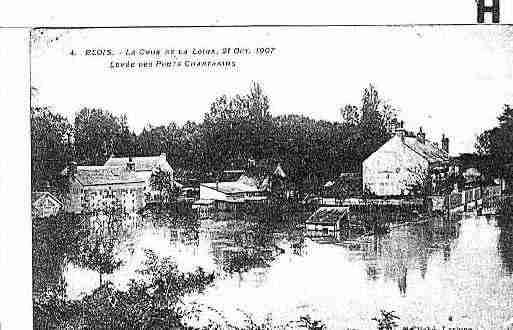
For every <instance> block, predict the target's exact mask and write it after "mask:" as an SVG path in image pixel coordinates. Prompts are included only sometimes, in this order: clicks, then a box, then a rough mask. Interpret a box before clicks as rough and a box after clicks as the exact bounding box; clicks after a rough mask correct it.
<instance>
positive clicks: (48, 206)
mask: <svg viewBox="0 0 513 330" xmlns="http://www.w3.org/2000/svg"><path fill="white" fill-rule="evenodd" d="M62 207H63V204H62V202H61V201H60V200H59V199H58V198H57V197H55V195H52V194H51V193H49V192H33V193H32V216H33V217H36V218H46V217H49V216H53V215H56V214H57V213H59V211H60V210H61V209H62Z"/></svg>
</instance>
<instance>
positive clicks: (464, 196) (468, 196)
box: [445, 187, 483, 210]
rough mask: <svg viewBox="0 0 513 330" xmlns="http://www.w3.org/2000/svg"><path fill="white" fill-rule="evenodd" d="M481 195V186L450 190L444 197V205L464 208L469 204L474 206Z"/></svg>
mask: <svg viewBox="0 0 513 330" xmlns="http://www.w3.org/2000/svg"><path fill="white" fill-rule="evenodd" d="M482 197H483V193H482V188H481V187H474V188H468V189H465V190H463V191H458V192H452V193H451V194H449V195H448V196H447V198H446V201H445V203H446V204H445V205H446V206H447V207H448V208H449V209H456V208H458V207H463V209H464V210H466V208H467V206H468V205H469V204H470V205H472V206H473V207H476V206H477V204H478V203H479V202H480V200H481V198H482Z"/></svg>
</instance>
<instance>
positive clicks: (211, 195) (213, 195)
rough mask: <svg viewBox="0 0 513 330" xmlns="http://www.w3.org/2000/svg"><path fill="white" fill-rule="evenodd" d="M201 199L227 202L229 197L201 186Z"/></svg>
mask: <svg viewBox="0 0 513 330" xmlns="http://www.w3.org/2000/svg"><path fill="white" fill-rule="evenodd" d="M200 199H206V200H217V201H226V200H227V197H226V195H225V194H223V193H222V192H219V191H217V190H215V189H212V188H209V187H205V186H203V185H200Z"/></svg>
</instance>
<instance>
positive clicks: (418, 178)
mask: <svg viewBox="0 0 513 330" xmlns="http://www.w3.org/2000/svg"><path fill="white" fill-rule="evenodd" d="M406 170H407V171H408V175H407V176H406V177H405V179H404V180H403V185H404V187H405V191H404V194H405V195H412V196H426V195H427V194H428V192H429V188H430V183H431V178H430V176H429V173H428V170H427V168H425V167H423V166H420V165H419V166H414V167H411V168H407V169H406Z"/></svg>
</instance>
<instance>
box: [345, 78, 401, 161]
mask: <svg viewBox="0 0 513 330" xmlns="http://www.w3.org/2000/svg"><path fill="white" fill-rule="evenodd" d="M340 113H341V116H342V120H343V123H344V124H345V127H346V129H348V130H351V131H352V134H351V136H350V137H349V138H350V142H349V145H350V146H351V152H352V153H353V154H354V156H355V158H356V159H355V160H356V163H358V164H361V162H362V161H363V160H364V159H365V158H367V157H368V156H369V155H370V154H372V153H373V152H374V151H376V150H377V149H378V148H379V147H380V146H381V145H383V144H384V143H385V142H386V141H387V140H388V139H390V137H391V136H392V134H393V130H394V128H395V127H396V125H397V123H398V110H397V109H396V108H394V107H393V106H392V105H390V104H389V103H388V102H387V101H385V100H384V99H382V98H381V96H380V95H379V92H378V91H377V90H376V88H375V87H374V85H372V84H370V85H369V86H368V87H367V88H364V89H363V92H362V98H361V105H360V106H359V107H357V106H355V105H349V104H348V105H345V106H344V107H343V108H342V109H341V110H340Z"/></svg>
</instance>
